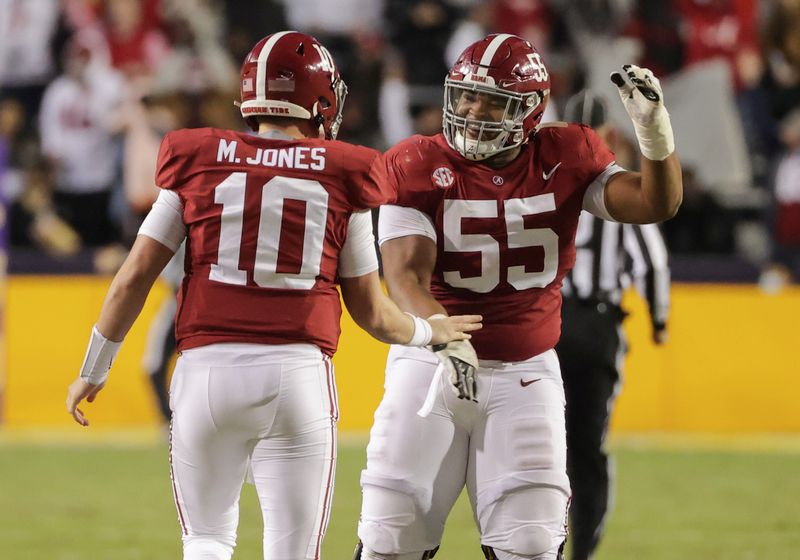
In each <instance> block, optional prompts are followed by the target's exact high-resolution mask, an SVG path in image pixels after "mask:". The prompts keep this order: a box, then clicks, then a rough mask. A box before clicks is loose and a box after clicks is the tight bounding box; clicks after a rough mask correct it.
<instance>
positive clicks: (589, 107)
mask: <svg viewBox="0 0 800 560" xmlns="http://www.w3.org/2000/svg"><path fill="white" fill-rule="evenodd" d="M563 119H564V120H565V121H567V122H573V123H580V124H585V125H588V126H591V127H592V128H600V127H601V126H603V125H604V124H606V122H607V121H608V109H607V107H606V100H605V99H603V97H602V96H601V95H597V94H596V93H594V92H593V91H592V90H589V89H584V90H581V91H579V92H578V93H576V94H575V95H573V96H572V97H570V98H569V99H568V100H567V104H566V105H565V106H564V115H563Z"/></svg>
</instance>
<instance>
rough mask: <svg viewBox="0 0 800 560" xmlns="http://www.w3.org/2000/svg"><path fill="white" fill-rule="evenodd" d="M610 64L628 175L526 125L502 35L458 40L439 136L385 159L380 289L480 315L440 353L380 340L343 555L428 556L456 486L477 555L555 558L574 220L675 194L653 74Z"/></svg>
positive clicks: (513, 42)
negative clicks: (384, 360)
mask: <svg viewBox="0 0 800 560" xmlns="http://www.w3.org/2000/svg"><path fill="white" fill-rule="evenodd" d="M623 68H624V73H622V74H620V73H614V74H612V76H611V79H612V81H613V82H614V84H616V85H617V87H618V88H619V92H620V95H621V97H622V101H623V103H624V105H625V107H626V109H627V111H628V113H629V115H630V117H631V119H632V120H633V123H634V128H635V130H636V134H637V137H638V140H639V145H640V148H641V153H642V157H641V173H634V172H631V171H626V170H625V169H623V168H622V167H620V166H619V165H617V164H616V163H615V160H614V154H613V153H611V151H610V150H609V149H608V148H607V147H606V146H605V145H604V143H603V142H602V141H601V140H600V138H599V137H598V136H597V135H596V134H595V132H594V131H593V130H591V129H590V128H587V127H585V126H580V125H568V124H566V123H554V124H551V125H543V126H540V120H541V118H542V113H543V112H544V109H545V106H546V104H547V102H548V98H549V94H550V79H549V75H548V71H547V67H546V66H545V64H544V63H543V61H542V58H541V56H540V55H539V53H538V52H537V50H536V49H535V48H534V47H533V46H532V45H531V44H530V43H529V42H527V41H525V40H524V39H521V38H519V37H516V36H512V35H507V34H498V35H490V36H488V37H486V38H484V39H482V40H480V41H477V42H476V43H474V44H472V45H471V46H469V47H468V48H467V49H466V50H465V51H464V52H463V53H462V54H461V56H460V57H459V59H458V60H457V62H456V63H455V64H454V65H453V67H452V68H451V70H450V72H449V74H448V76H447V77H446V80H445V92H444V119H443V128H444V131H443V132H444V133H443V134H439V135H437V136H434V137H423V136H414V137H412V138H409V139H407V140H405V141H403V142H401V143H400V144H398V145H397V146H395V147H394V148H392V149H391V150H389V151H388V152H387V153H386V154H385V155H384V158H385V162H384V164H385V166H386V169H387V180H388V181H389V184H390V186H391V187H392V188H394V189H396V190H397V199H396V202H395V203H394V204H393V205H392V206H384V207H382V208H381V215H380V220H379V242H380V243H381V251H382V255H383V263H384V275H385V278H386V282H387V285H388V288H389V293H390V296H391V297H392V298H393V299H394V300H395V301H396V302H397V303H398V305H399V306H400V308H401V309H404V310H405V311H408V312H412V313H414V314H416V315H419V316H422V317H435V316H443V315H447V314H455V313H478V312H479V313H481V314H482V315H483V325H484V326H483V329H482V330H480V331H479V332H476V333H475V336H474V337H473V338H472V340H471V343H470V342H467V341H459V342H455V343H450V344H447V345H441V346H438V347H434V349H435V350H436V351H437V354H438V355H439V357H440V358H445V359H442V360H441V361H437V360H436V359H435V357H434V356H431V355H430V354H426V353H424V352H422V351H420V350H417V349H413V348H403V347H400V346H393V347H392V349H391V351H390V353H389V359H388V364H387V368H386V382H385V388H386V391H385V393H384V397H383V400H382V402H381V404H380V406H379V408H378V410H377V412H376V414H375V424H374V426H373V428H372V433H371V436H370V443H369V446H368V447H367V467H366V469H365V470H364V472H363V473H362V476H361V485H362V490H363V504H362V510H361V518H360V522H359V527H358V535H359V538H360V543H359V546H358V548H357V549H356V558H360V559H361V560H376V559H380V560H420V559H427V558H432V557H433V555H434V554H435V552H436V550H437V548H438V546H439V543H440V539H441V536H442V531H443V528H444V524H445V520H446V518H447V515H448V513H449V512H450V509H451V507H452V506H453V503H454V502H455V500H456V498H457V497H458V495H459V493H460V492H461V489H462V488H463V487H464V486H465V485H466V487H467V491H468V493H469V497H470V501H471V504H472V508H473V511H474V516H475V520H476V522H477V524H478V528H479V531H480V536H481V545H482V549H483V553H484V555H485V557H486V558H487V559H500V560H533V559H535V560H555V559H557V558H561V554H562V549H563V545H564V541H565V538H566V523H567V508H568V504H569V500H570V487H569V481H568V479H567V474H566V444H565V425H564V392H563V388H562V383H561V376H560V370H559V364H558V359H557V357H556V354H555V352H554V350H553V346H554V345H555V343H556V341H557V340H558V337H559V333H560V323H561V318H560V311H561V295H560V291H559V289H560V287H561V280H562V278H563V277H564V274H565V273H566V272H567V271H568V270H569V269H570V268H571V267H572V265H573V262H574V259H575V232H576V226H577V223H578V216H579V214H580V212H581V210H582V209H585V210H588V211H590V212H592V213H594V214H596V215H598V216H600V217H601V218H604V219H612V220H617V221H622V222H633V223H648V222H658V221H661V220H665V219H667V218H670V217H671V216H673V215H674V214H675V212H676V211H677V209H678V206H679V205H680V202H681V198H682V183H681V169H680V164H679V162H678V158H677V156H676V155H675V153H674V140H673V135H672V130H671V126H670V122H669V117H668V115H667V112H666V109H665V108H664V103H663V99H662V92H661V87H660V85H659V83H658V80H657V79H656V78H655V77H654V76H653V75H652V73H651V72H650V71H648V70H646V69H642V68H638V67H635V66H625V67H623ZM476 353H477V358H479V360H480V362H479V367H478V368H477V370H474V369H473V368H472V367H471V366H470V365H469V363H470V362H472V361H474V356H475V354H476ZM440 364H441V365H440ZM448 386H449V388H448ZM450 389H453V390H452V391H451V390H450ZM444 554H445V556H447V552H446V551H445V552H444Z"/></svg>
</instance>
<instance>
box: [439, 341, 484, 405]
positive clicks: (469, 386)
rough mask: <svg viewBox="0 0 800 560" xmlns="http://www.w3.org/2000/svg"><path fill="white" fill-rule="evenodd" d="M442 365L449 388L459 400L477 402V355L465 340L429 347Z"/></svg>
mask: <svg viewBox="0 0 800 560" xmlns="http://www.w3.org/2000/svg"><path fill="white" fill-rule="evenodd" d="M431 350H433V352H434V354H436V356H437V357H438V358H439V360H440V361H441V362H442V364H443V365H444V369H445V371H446V372H447V375H448V378H449V379H450V387H451V388H452V389H453V392H455V394H456V396H457V397H458V398H459V399H467V400H470V401H473V402H478V380H477V377H476V374H477V370H478V355H477V354H476V353H475V349H474V348H473V347H472V344H470V343H469V342H467V341H466V340H460V341H457V342H450V343H448V344H436V345H434V346H432V347H431Z"/></svg>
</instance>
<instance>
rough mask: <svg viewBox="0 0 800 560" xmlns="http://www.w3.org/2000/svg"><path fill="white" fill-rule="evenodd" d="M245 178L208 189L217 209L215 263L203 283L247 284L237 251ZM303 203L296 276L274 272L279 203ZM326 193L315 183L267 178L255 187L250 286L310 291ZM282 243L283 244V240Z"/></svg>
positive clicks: (240, 175)
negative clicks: (256, 207) (258, 207)
mask: <svg viewBox="0 0 800 560" xmlns="http://www.w3.org/2000/svg"><path fill="white" fill-rule="evenodd" d="M246 183H247V173H243V172H237V173H231V174H230V175H228V177H227V178H226V179H225V180H224V181H222V182H221V183H220V184H219V185H217V186H216V188H215V189H214V202H216V203H217V204H221V205H222V216H221V224H220V231H219V249H218V253H217V264H212V265H211V272H210V273H209V279H210V280H215V281H217V282H224V283H226V284H237V285H240V286H244V285H246V284H247V271H246V270H241V269H240V268H239V255H240V252H241V246H242V231H243V217H244V197H245V187H246ZM287 199H289V200H296V201H301V202H304V203H305V206H306V211H305V227H304V229H303V239H302V240H299V241H300V243H299V245H300V247H302V252H303V256H302V262H301V265H300V270H299V272H293V273H286V272H278V249H279V246H280V245H281V229H282V228H283V211H284V201H285V200H287ZM327 218H328V192H327V191H326V190H325V189H324V188H323V187H322V185H321V184H319V183H318V182H317V181H310V180H307V179H296V178H289V177H273V178H272V179H270V180H269V181H267V183H266V184H264V186H263V187H261V216H260V219H259V224H258V239H257V241H256V258H255V266H254V268H253V281H254V282H255V283H256V284H257V285H259V286H261V287H262V288H284V289H295V290H310V289H311V288H313V287H314V283H315V282H316V278H317V276H318V275H319V270H320V265H321V263H322V245H323V243H324V241H325V227H326V225H327V221H328V219H327ZM284 242H285V241H284Z"/></svg>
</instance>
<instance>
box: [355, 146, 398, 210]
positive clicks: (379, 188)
mask: <svg viewBox="0 0 800 560" xmlns="http://www.w3.org/2000/svg"><path fill="white" fill-rule="evenodd" d="M352 148H353V149H352V150H349V151H347V152H345V153H343V155H342V158H343V162H342V166H343V169H344V174H345V177H346V182H347V185H348V189H349V194H350V196H349V198H350V201H351V203H352V205H353V208H354V209H355V210H357V211H358V210H366V209H370V208H378V207H379V206H381V205H383V204H387V203H389V202H391V201H392V200H394V196H395V195H394V193H395V186H394V185H393V183H392V181H391V178H390V176H389V174H388V173H387V172H386V167H385V165H384V163H383V161H382V158H381V154H380V152H378V151H377V150H373V149H371V148H365V147H362V146H353V147H352Z"/></svg>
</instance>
